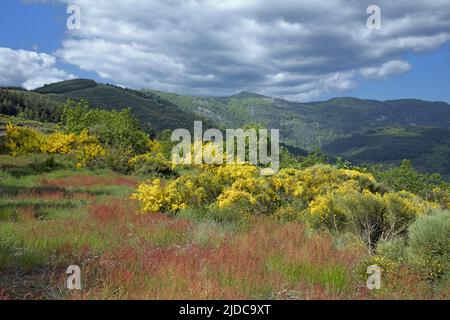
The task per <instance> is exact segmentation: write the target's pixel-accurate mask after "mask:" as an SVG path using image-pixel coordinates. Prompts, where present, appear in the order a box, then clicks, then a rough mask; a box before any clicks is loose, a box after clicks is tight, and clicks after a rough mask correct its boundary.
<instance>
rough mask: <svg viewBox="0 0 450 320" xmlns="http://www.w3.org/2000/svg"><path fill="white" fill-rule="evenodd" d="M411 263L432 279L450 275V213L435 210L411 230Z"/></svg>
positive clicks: (420, 219)
mask: <svg viewBox="0 0 450 320" xmlns="http://www.w3.org/2000/svg"><path fill="white" fill-rule="evenodd" d="M409 254H410V259H411V262H412V263H413V264H414V265H416V266H417V267H419V268H420V269H422V270H423V271H424V272H426V274H427V277H428V278H430V279H437V278H439V277H441V276H443V275H448V274H449V273H450V263H449V262H450V212H449V211H446V210H434V211H432V212H431V214H429V215H424V216H421V217H420V218H419V219H417V221H416V222H415V223H414V224H413V225H411V227H410V228H409Z"/></svg>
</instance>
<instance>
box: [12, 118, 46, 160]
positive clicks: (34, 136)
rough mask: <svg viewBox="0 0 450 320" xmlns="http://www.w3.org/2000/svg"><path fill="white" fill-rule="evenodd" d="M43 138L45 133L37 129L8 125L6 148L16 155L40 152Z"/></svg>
mask: <svg viewBox="0 0 450 320" xmlns="http://www.w3.org/2000/svg"><path fill="white" fill-rule="evenodd" d="M42 140H43V135H42V134H40V133H39V132H38V131H36V130H35V129H32V128H27V127H18V126H15V125H12V124H7V125H6V148H7V149H8V150H9V151H10V153H11V155H12V156H14V157H16V156H21V155H26V154H28V153H34V152H40V151H41V145H42Z"/></svg>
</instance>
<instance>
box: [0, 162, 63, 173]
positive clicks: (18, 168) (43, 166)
mask: <svg viewBox="0 0 450 320" xmlns="http://www.w3.org/2000/svg"><path fill="white" fill-rule="evenodd" d="M62 168H64V166H62V165H61V164H58V163H57V162H56V161H55V160H54V159H53V158H48V159H46V160H44V161H40V162H33V163H30V164H29V165H26V166H24V165H12V164H2V165H0V170H3V171H4V172H7V173H9V174H10V175H12V176H14V177H17V178H21V177H26V176H30V175H39V174H42V173H50V172H53V171H56V170H59V169H62Z"/></svg>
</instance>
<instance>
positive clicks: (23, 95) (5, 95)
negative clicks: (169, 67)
mask: <svg viewBox="0 0 450 320" xmlns="http://www.w3.org/2000/svg"><path fill="white" fill-rule="evenodd" d="M67 99H74V100H80V99H84V100H87V101H88V102H89V103H90V104H91V106H92V107H95V108H104V109H109V110H111V109H118V110H121V109H124V108H131V109H132V111H133V113H134V115H135V116H136V117H137V118H138V119H139V120H140V121H141V123H142V124H143V125H144V127H151V128H153V129H154V130H156V131H161V130H163V129H177V128H187V129H190V128H192V127H193V122H194V120H196V119H197V118H194V114H193V113H192V112H189V111H184V110H182V109H180V108H179V107H178V106H176V105H175V104H173V103H171V102H170V101H167V100H165V99H163V98H161V97H159V96H157V95H154V94H150V93H147V94H143V93H141V92H139V91H135V90H130V89H124V88H120V87H117V86H112V85H108V84H99V83H96V82H95V81H93V80H86V79H77V80H68V81H63V82H58V83H54V84H49V85H45V86H44V87H42V88H38V89H36V90H33V91H26V90H10V89H1V90H0V113H3V114H8V115H13V116H16V115H19V114H20V113H22V114H21V115H22V116H25V117H27V118H29V119H35V120H41V121H50V122H55V121H58V120H59V116H60V113H61V107H62V105H63V104H64V103H65V101H67Z"/></svg>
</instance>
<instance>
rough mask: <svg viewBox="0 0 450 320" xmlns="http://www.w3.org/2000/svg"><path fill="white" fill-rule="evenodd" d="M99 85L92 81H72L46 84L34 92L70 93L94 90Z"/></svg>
mask: <svg viewBox="0 0 450 320" xmlns="http://www.w3.org/2000/svg"><path fill="white" fill-rule="evenodd" d="M96 86H98V83H97V82H95V81H94V80H91V79H71V80H65V81H61V82H56V83H52V84H46V85H44V86H43V87H40V88H37V89H34V90H33V91H34V92H37V93H42V94H47V93H68V92H73V91H78V90H83V89H88V88H94V87H96Z"/></svg>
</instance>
